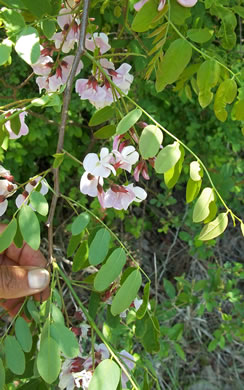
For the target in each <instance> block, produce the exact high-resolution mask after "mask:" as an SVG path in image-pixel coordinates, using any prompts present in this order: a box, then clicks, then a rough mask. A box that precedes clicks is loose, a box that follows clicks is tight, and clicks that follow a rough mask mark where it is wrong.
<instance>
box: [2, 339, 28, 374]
mask: <svg viewBox="0 0 244 390" xmlns="http://www.w3.org/2000/svg"><path fill="white" fill-rule="evenodd" d="M4 351H5V357H6V365H7V367H8V368H9V369H10V370H11V371H12V372H13V373H14V374H17V375H21V374H23V373H24V371H25V354H24V352H23V351H22V349H21V348H20V345H19V343H18V341H17V340H16V338H15V337H14V336H6V338H5V341H4Z"/></svg>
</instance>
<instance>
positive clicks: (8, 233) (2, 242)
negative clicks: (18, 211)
mask: <svg viewBox="0 0 244 390" xmlns="http://www.w3.org/2000/svg"><path fill="white" fill-rule="evenodd" d="M16 231H17V221H16V219H15V218H14V219H12V221H11V222H10V223H9V224H8V225H7V227H6V228H5V229H4V231H3V232H2V233H1V235H0V253H2V252H3V251H5V249H7V248H8V247H9V246H10V244H11V243H12V242H13V239H14V236H15V233H16Z"/></svg>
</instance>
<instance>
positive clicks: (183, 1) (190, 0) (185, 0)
mask: <svg viewBox="0 0 244 390" xmlns="http://www.w3.org/2000/svg"><path fill="white" fill-rule="evenodd" d="M197 1H198V0H177V2H178V3H179V4H180V5H182V7H194V5H195V4H196V3H197ZM147 2H148V0H140V1H138V2H137V3H136V4H135V5H134V8H135V10H136V11H140V9H141V8H142V7H143V6H144V4H146V3H147ZM165 4H166V0H159V5H158V11H162V9H163V8H164V6H165Z"/></svg>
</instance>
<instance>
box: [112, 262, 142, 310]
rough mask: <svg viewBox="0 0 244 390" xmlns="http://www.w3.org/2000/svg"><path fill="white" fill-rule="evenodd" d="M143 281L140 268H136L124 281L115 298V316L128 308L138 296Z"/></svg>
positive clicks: (113, 303)
mask: <svg viewBox="0 0 244 390" xmlns="http://www.w3.org/2000/svg"><path fill="white" fill-rule="evenodd" d="M141 282H142V278H141V273H140V271H139V270H137V269H135V270H134V271H132V272H131V273H130V275H129V276H128V277H127V279H126V280H125V281H124V283H123V284H122V286H121V287H120V289H119V290H118V291H117V293H116V295H115V297H114V299H113V302H112V306H111V313H112V314H113V315H114V316H116V315H117V314H120V313H122V311H124V310H126V309H128V307H129V306H130V304H131V303H132V302H133V300H134V299H135V297H136V296H137V293H138V290H139V288H140V287H141Z"/></svg>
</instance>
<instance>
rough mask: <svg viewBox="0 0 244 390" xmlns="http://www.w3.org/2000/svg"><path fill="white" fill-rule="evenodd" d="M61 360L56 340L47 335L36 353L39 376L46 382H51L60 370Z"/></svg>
mask: <svg viewBox="0 0 244 390" xmlns="http://www.w3.org/2000/svg"><path fill="white" fill-rule="evenodd" d="M60 368H61V361H60V351H59V347H58V344H57V343H56V341H55V340H54V339H53V338H51V337H47V338H45V339H44V340H43V342H42V343H41V345H40V351H39V352H38V355H37V369H38V372H39V374H40V376H41V377H42V378H43V379H44V381H45V382H47V383H48V384H51V383H53V382H54V381H55V380H56V379H57V377H58V375H59V372H60Z"/></svg>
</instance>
